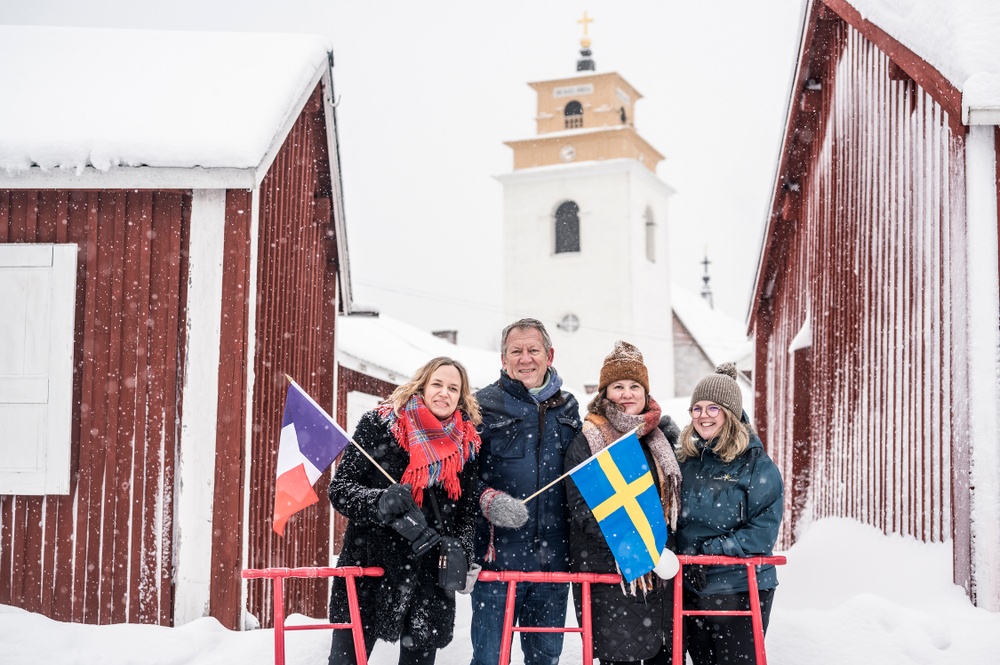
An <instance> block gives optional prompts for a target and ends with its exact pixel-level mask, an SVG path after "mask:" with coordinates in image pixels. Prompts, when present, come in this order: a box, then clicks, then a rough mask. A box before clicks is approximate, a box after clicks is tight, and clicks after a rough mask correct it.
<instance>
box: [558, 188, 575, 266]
mask: <svg viewBox="0 0 1000 665" xmlns="http://www.w3.org/2000/svg"><path fill="white" fill-rule="evenodd" d="M579 251H580V206H578V205H577V204H576V202H574V201H566V202H564V203H563V204H562V205H560V206H559V208H557V209H556V251H555V253H556V254H563V253H565V252H579Z"/></svg>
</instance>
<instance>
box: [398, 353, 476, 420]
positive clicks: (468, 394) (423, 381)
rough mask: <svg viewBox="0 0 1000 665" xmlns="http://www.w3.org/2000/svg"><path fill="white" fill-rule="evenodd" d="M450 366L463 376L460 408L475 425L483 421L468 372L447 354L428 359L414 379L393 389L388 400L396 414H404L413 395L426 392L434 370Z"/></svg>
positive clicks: (459, 399)
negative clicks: (425, 389) (470, 385)
mask: <svg viewBox="0 0 1000 665" xmlns="http://www.w3.org/2000/svg"><path fill="white" fill-rule="evenodd" d="M448 366H451V367H454V368H455V369H457V370H458V374H459V376H461V377H462V387H461V389H460V390H459V392H458V409H459V410H460V411H462V412H463V413H464V414H465V415H467V416H468V417H469V420H471V421H472V424H473V425H478V424H479V423H481V422H482V421H483V417H482V415H480V412H479V402H477V401H476V396H475V395H473V394H472V389H471V388H470V387H469V374H468V372H466V371H465V367H463V366H462V363H460V362H458V361H457V360H454V359H452V358H448V357H446V356H438V357H437V358H433V359H431V360H429V361H427V363H426V364H425V365H424V366H423V367H421V368H420V369H418V370H417V371H416V373H415V374H414V375H413V378H412V379H410V380H409V381H407V382H406V383H404V384H403V385H401V386H400V387H398V388H396V389H395V390H394V391H392V394H391V395H389V399H388V400H387V401H388V402H389V403H390V404H392V410H393V411H395V412H396V415H397V416H398V415H402V412H403V407H404V406H406V403H407V402H408V401H410V398H411V397H413V396H414V395H416V394H417V393H423V392H424V388H426V387H427V382H428V381H430V378H431V375H432V374H434V372H436V371H437V370H438V369H440V368H442V367H448Z"/></svg>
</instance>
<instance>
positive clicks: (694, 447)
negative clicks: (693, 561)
mask: <svg viewBox="0 0 1000 665" xmlns="http://www.w3.org/2000/svg"><path fill="white" fill-rule="evenodd" d="M690 413H691V424H689V425H688V426H687V427H686V428H685V429H684V430H683V431H682V432H681V436H680V446H679V450H678V453H677V458H678V460H680V467H681V475H682V482H681V513H680V517H679V518H678V520H677V552H678V553H679V554H709V555H722V556H737V557H750V556H769V555H770V554H771V553H772V548H773V547H774V543H775V541H776V540H777V538H778V527H779V526H780V525H781V512H782V503H783V499H784V489H783V486H782V481H781V474H780V473H779V472H778V468H777V467H776V466H775V465H774V462H772V461H771V458H770V457H768V456H767V453H766V452H764V446H763V445H762V444H761V442H760V439H759V438H758V437H757V434H756V433H755V432H754V431H753V428H752V427H751V426H750V422H749V420H748V419H747V416H746V413H745V412H744V411H743V396H742V393H741V392H740V387H739V385H738V384H737V383H736V366H735V365H733V364H732V363H726V364H724V365H720V366H719V367H718V368H717V370H716V373H715V374H710V375H708V376H706V377H705V378H704V379H702V380H701V381H700V382H699V383H698V385H697V386H696V387H695V389H694V393H693V394H692V395H691V408H690ZM777 584H778V579H777V575H776V573H775V568H774V566H770V565H768V566H759V567H758V568H757V587H758V589H759V590H760V605H761V615H762V618H763V623H764V630H765V631H766V630H767V623H768V618H769V617H770V614H771V602H772V600H773V597H774V588H775V587H776V586H777ZM684 608H685V609H686V610H696V609H700V610H748V609H750V596H749V587H748V579H747V570H746V566H685V567H684ZM684 637H685V638H686V640H685V641H686V647H687V650H688V653H689V654H690V655H691V660H692V661H693V662H694V665H715V664H716V663H752V662H754V659H755V657H754V643H753V628H752V625H751V621H750V617H748V616H689V617H685V619H684Z"/></svg>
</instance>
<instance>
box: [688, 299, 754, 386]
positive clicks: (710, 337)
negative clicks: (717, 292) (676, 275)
mask: <svg viewBox="0 0 1000 665" xmlns="http://www.w3.org/2000/svg"><path fill="white" fill-rule="evenodd" d="M670 304H671V306H672V307H673V310H674V314H675V315H676V316H677V318H678V319H680V322H681V323H683V324H684V327H685V328H687V330H688V332H689V333H691V337H693V338H694V341H695V342H696V343H697V344H698V346H700V347H701V350H702V351H704V352H705V355H706V356H708V360H709V361H710V362H711V363H712V364H713V365H721V364H722V363H725V362H732V363H736V364H737V366H738V367H739V368H740V369H745V368H744V367H743V365H742V364H741V363H740V361H742V360H743V359H744V358H745V357H746V356H748V355H751V353H752V351H753V342H751V341H750V340H748V339H747V335H746V328H745V327H744V326H743V325H741V324H740V322H739V321H737V320H736V319H734V318H732V317H731V316H729V315H728V314H726V313H725V312H723V311H721V310H718V309H714V308H712V307H709V305H708V303H707V302H706V301H705V299H704V298H702V297H701V296H699V295H697V294H696V293H693V292H692V291H689V290H688V289H685V288H684V287H682V286H680V285H679V284H677V283H671V285H670Z"/></svg>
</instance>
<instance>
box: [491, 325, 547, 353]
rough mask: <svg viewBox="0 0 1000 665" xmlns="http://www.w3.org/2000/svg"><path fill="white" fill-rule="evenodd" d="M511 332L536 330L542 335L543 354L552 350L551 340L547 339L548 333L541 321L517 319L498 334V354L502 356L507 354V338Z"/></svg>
mask: <svg viewBox="0 0 1000 665" xmlns="http://www.w3.org/2000/svg"><path fill="white" fill-rule="evenodd" d="M511 330H537V331H538V332H539V333H540V334H541V335H542V345H543V346H544V347H545V353H546V354H547V353H548V352H549V351H551V350H552V338H551V337H549V331H548V330H546V329H545V325H544V324H543V323H542V322H541V321H539V320H538V319H518V320H517V321H515V322H514V323H512V324H510V325H509V326H507V327H506V328H504V329H503V332H502V333H500V353H502V354H506V353H507V336H508V335H510V331H511Z"/></svg>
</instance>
